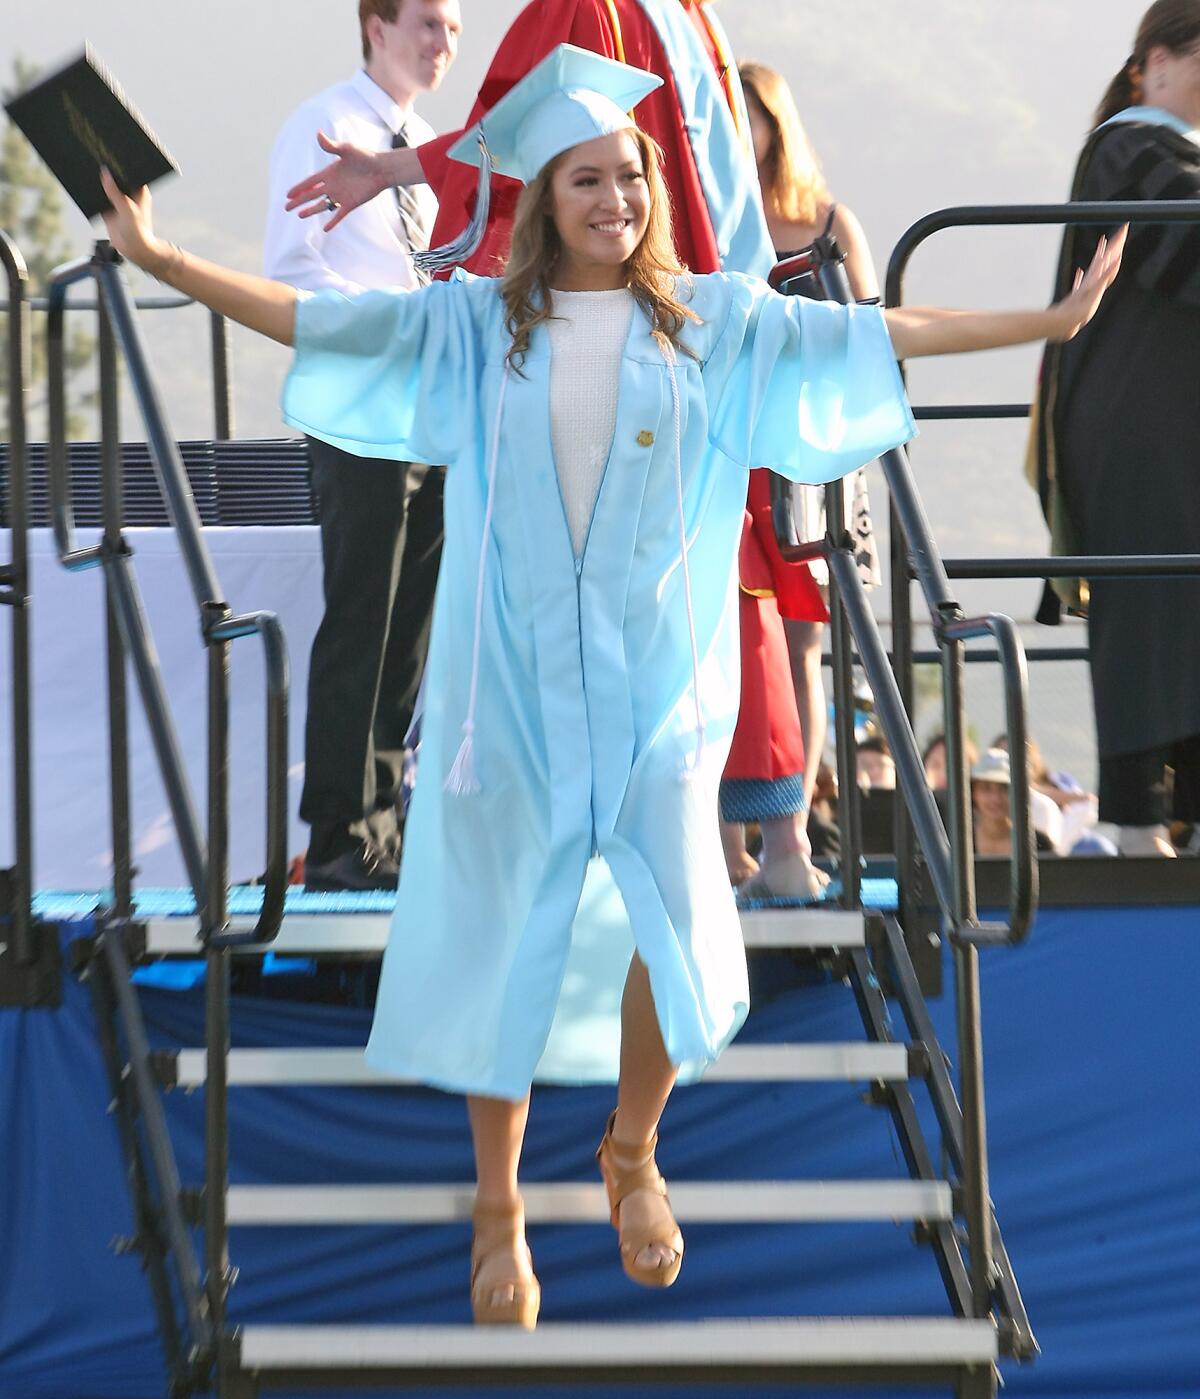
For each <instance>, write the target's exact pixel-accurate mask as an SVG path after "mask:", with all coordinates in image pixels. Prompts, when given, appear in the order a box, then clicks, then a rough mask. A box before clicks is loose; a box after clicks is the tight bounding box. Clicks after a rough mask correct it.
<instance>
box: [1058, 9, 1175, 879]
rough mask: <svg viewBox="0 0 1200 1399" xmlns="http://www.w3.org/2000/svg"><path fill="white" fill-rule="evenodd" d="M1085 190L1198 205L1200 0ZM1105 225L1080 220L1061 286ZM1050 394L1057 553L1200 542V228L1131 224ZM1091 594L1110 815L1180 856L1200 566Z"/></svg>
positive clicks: (1149, 25)
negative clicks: (1111, 274)
mask: <svg viewBox="0 0 1200 1399" xmlns="http://www.w3.org/2000/svg"><path fill="white" fill-rule="evenodd" d="M1071 197H1072V199H1079V200H1130V199H1200V0H1159V2H1158V3H1157V4H1155V5H1153V6H1151V8H1150V9H1149V10H1148V11H1147V13H1146V15H1145V16H1144V18H1143V20H1142V23H1141V26H1140V28H1139V31H1138V36H1137V40H1136V44H1135V47H1134V51H1133V53H1132V55H1131V56H1130V58H1129V60H1128V61H1127V62H1126V64H1125V67H1124V68H1123V69H1122V70H1121V72H1120V73H1119V74H1118V75H1117V77H1116V78H1115V79H1114V80H1113V82H1112V84H1111V85H1110V87H1109V91H1108V93H1107V94H1106V95H1105V99H1104V101H1103V103H1102V104H1101V107H1100V110H1099V111H1098V112H1097V117H1096V129H1095V130H1094V131H1093V132H1092V134H1091V136H1090V137H1089V138H1088V141H1087V143H1086V145H1085V146H1084V149H1083V153H1082V155H1081V156H1080V160H1079V165H1078V167H1077V169H1076V174H1075V181H1074V187H1073V189H1072V191H1071ZM1100 231H1101V230H1099V229H1096V228H1090V229H1089V228H1086V227H1083V226H1077V227H1075V228H1071V229H1068V230H1067V233H1066V236H1065V239H1064V244H1063V253H1062V257H1061V260H1060V264H1059V274H1058V275H1059V283H1060V287H1061V286H1063V285H1069V284H1070V282H1071V280H1072V279H1073V278H1074V276H1075V273H1076V270H1077V269H1078V268H1080V267H1086V265H1087V262H1088V259H1089V258H1090V257H1091V255H1092V251H1093V249H1094V248H1095V245H1096V239H1097V237H1098V235H1099V233H1100ZM1041 404H1042V410H1043V412H1042V426H1041V441H1040V443H1039V446H1040V462H1039V485H1040V488H1041V492H1042V498H1043V503H1044V505H1045V506H1046V508H1047V514H1048V517H1049V518H1050V519H1051V523H1052V527H1053V529H1054V533H1055V535H1056V538H1055V541H1054V547H1055V550H1056V551H1058V550H1059V549H1061V550H1063V551H1064V552H1073V553H1075V552H1077V553H1084V554H1171V553H1197V552H1200V223H1175V224H1149V223H1145V224H1137V223H1135V224H1133V225H1132V226H1131V228H1130V233H1129V242H1128V246H1127V249H1126V253H1125V262H1124V268H1123V270H1122V272H1121V274H1120V276H1119V277H1118V279H1117V281H1116V283H1115V284H1114V286H1113V289H1112V291H1111V292H1110V294H1109V296H1108V299H1107V300H1106V301H1105V303H1104V305H1103V306H1101V308H1100V312H1099V314H1098V315H1097V316H1096V318H1095V320H1094V321H1093V322H1092V324H1091V325H1089V326H1088V327H1087V328H1086V329H1085V330H1084V331H1083V332H1082V333H1081V334H1080V335H1079V336H1077V337H1076V338H1075V339H1074V340H1072V341H1070V342H1069V343H1067V344H1063V345H1056V346H1050V347H1048V349H1047V354H1046V359H1045V361H1044V364H1043V374H1042V384H1041ZM1084 593H1085V596H1084V597H1083V598H1082V599H1080V610H1086V612H1087V615H1088V619H1089V630H1090V650H1091V669H1092V687H1093V693H1094V700H1095V710H1096V728H1097V738H1098V746H1099V753H1100V818H1101V820H1104V821H1111V822H1114V823H1115V824H1117V825H1118V826H1120V827H1121V840H1120V848H1121V851H1122V853H1126V854H1172V853H1174V850H1173V847H1172V846H1171V844H1170V842H1169V841H1168V840H1167V826H1168V823H1169V822H1171V821H1172V820H1177V821H1184V822H1191V823H1193V824H1194V825H1195V827H1196V832H1197V836H1200V577H1196V576H1194V575H1193V576H1192V577H1189V578H1179V577H1176V578H1155V579H1139V580H1137V581H1125V580H1120V579H1094V580H1092V582H1091V584H1090V588H1088V586H1087V585H1086V584H1085V585H1084ZM1172 773H1173V782H1172ZM1172 788H1173V794H1172ZM1194 843H1196V844H1197V845H1200V839H1197V838H1194Z"/></svg>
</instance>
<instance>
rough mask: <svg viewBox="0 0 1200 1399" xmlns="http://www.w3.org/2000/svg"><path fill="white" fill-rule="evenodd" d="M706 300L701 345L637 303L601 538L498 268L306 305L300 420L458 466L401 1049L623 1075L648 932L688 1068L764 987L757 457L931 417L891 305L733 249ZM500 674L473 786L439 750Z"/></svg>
mask: <svg viewBox="0 0 1200 1399" xmlns="http://www.w3.org/2000/svg"><path fill="white" fill-rule="evenodd" d="M689 304H690V307H691V309H692V310H693V311H695V313H696V314H697V315H698V316H699V317H700V324H698V325H689V326H688V327H687V328H686V329H685V331H684V333H683V338H684V340H685V342H686V344H687V346H688V348H689V349H690V350H691V351H692V352H693V354H694V355H695V358H694V359H693V358H691V357H689V356H687V355H680V356H678V357H677V362H676V365H675V366H674V368H672V367H671V366H670V365H668V363H667V362H666V361H665V360H664V358H663V354H662V351H661V350H660V348H659V346H658V344H657V343H656V341H655V340H654V339H653V338H652V336H651V333H650V327H649V324H648V322H647V320H646V318H645V316H644V314H643V313H642V312H641V311H640V309H638V308H635V310H634V313H633V321H632V325H631V329H630V334H629V339H628V342H627V344H626V347H625V353H624V356H623V359H622V363H621V376H620V393H619V400H618V410H617V420H616V429H615V433H614V437H613V445H612V450H611V455H610V457H609V460H608V463H607V466H606V468H605V472H604V478H603V482H602V485H601V488H600V493H599V497H598V499H597V501H596V505H595V510H594V514H593V517H592V522H591V527H590V530H589V533H588V536H587V541H586V544H585V547H584V549H583V552H582V555H581V556H580V558H579V559H578V560H576V559H575V557H574V554H573V551H572V547H571V539H570V536H569V534H568V529H567V521H566V517H565V514H564V510H563V504H562V499H561V495H560V489H559V485H558V479H557V476H556V472H555V464H554V461H553V458H552V455H551V447H550V424H549V388H548V371H549V358H550V352H549V345H548V335H547V333H546V330H545V328H544V327H540V328H538V329H537V330H535V332H534V335H533V338H532V341H531V345H530V350H529V353H528V355H527V356H526V358H525V360H524V363H523V364H522V366H521V370H522V373H521V374H519V375H517V374H509V375H507V376H506V374H505V355H506V353H507V351H508V349H509V346H510V344H511V336H510V334H509V333H508V331H507V329H506V327H505V324H504V321H505V310H504V304H503V302H502V301H501V299H500V297H499V296H498V294H497V289H496V285H495V283H494V282H492V281H490V280H477V281H459V282H451V283H448V284H445V283H443V284H435V285H434V286H431V287H429V288H428V289H426V290H425V291H423V292H421V293H419V294H417V295H410V296H394V295H389V294H387V293H374V294H367V295H364V296H360V297H358V298H357V299H355V300H354V301H347V300H345V299H344V298H341V297H336V296H325V295H322V296H319V297H314V298H312V299H311V300H308V301H304V302H302V303H301V304H300V305H299V307H298V308H297V323H296V342H295V343H296V360H295V366H294V368H293V371H292V374H291V376H290V378H289V380H288V383H287V387H286V391H285V395H284V406H285V411H286V414H287V417H288V419H289V421H290V422H291V423H292V424H293V425H294V426H296V427H299V428H301V429H302V430H303V431H304V432H308V433H312V434H314V435H316V436H321V437H324V438H326V439H327V440H333V439H334V438H335V437H336V440H337V444H338V445H339V446H341V447H344V448H346V449H347V450H349V451H358V452H362V453H364V454H367V453H372V452H375V453H378V452H389V453H391V454H393V455H394V456H395V457H396V458H397V459H398V460H416V461H444V462H447V463H449V466H450V470H449V471H448V472H447V478H446V495H445V517H446V543H445V551H444V554H443V561H442V572H441V578H440V582H439V586H438V597H437V605H436V609H435V615H434V622H433V635H432V639H431V643H430V650H429V660H428V668H427V672H426V680H425V695H426V707H425V712H424V715H423V718H422V727H421V770H420V780H419V781H418V783H417V788H416V792H415V794H414V797H413V805H412V808H411V811H410V814H409V819H408V824H407V828H406V833H405V852H404V860H403V867H402V870H401V877H400V889H399V895H398V898H397V904H396V914H395V922H394V924H393V936H392V938H391V940H390V943H389V947H388V952H387V956H386V958H385V961H384V969H383V976H382V980H381V983H380V990H379V998H378V1002H377V1010H376V1017H375V1026H374V1030H373V1032H372V1036H371V1043H370V1047H369V1050H368V1056H369V1058H370V1060H371V1062H372V1063H373V1064H374V1065H376V1066H377V1067H378V1068H380V1069H384V1070H387V1071H389V1072H392V1073H400V1074H404V1075H409V1076H413V1077H416V1078H418V1079H420V1080H422V1081H424V1082H427V1083H433V1084H437V1085H440V1086H443V1087H446V1088H451V1089H454V1090H456V1091H459V1092H468V1093H478V1094H486V1095H490V1096H497V1097H507V1098H520V1097H523V1096H524V1094H525V1092H526V1091H527V1090H528V1088H529V1084H530V1081H531V1079H532V1078H534V1077H535V1076H538V1077H546V1078H549V1079H554V1080H557V1081H560V1082H586V1081H595V1080H608V1081H614V1080H615V1078H616V1064H617V1054H618V1050H619V1033H618V1027H617V1024H616V1017H617V1015H618V1013H619V1007H620V993H621V986H622V983H623V982H624V978H625V973H626V971H627V969H628V966H629V960H630V955H631V953H632V951H633V948H634V946H635V945H636V947H637V950H638V952H639V953H640V955H641V958H642V960H643V962H644V963H645V964H646V967H647V968H648V970H649V974H650V983H651V987H652V990H653V993H654V1003H655V1006H656V1009H657V1011H658V1017H659V1021H660V1026H661V1029H662V1033H663V1039H664V1042H665V1045H666V1048H667V1053H668V1055H669V1056H670V1058H671V1060H672V1061H673V1062H674V1063H676V1064H678V1065H680V1066H683V1067H684V1071H685V1072H687V1073H694V1072H696V1071H698V1070H699V1069H701V1068H702V1067H703V1066H704V1065H705V1064H707V1063H708V1062H710V1061H711V1060H712V1059H713V1058H715V1057H716V1055H718V1054H719V1053H720V1051H721V1050H722V1048H724V1046H725V1045H726V1044H727V1043H728V1041H729V1039H730V1037H731V1036H732V1035H733V1034H734V1033H735V1031H736V1030H737V1029H738V1027H739V1026H740V1024H741V1022H742V1020H743V1019H744V1017H745V1014H746V1009H747V994H746V972H745V958H744V954H743V950H742V940H741V932H740V927H739V923H738V917H737V911H736V908H735V906H734V900H733V895H732V893H731V891H730V888H729V882H728V879H727V877H726V874H725V866H724V863H723V860H722V855H721V846H720V840H719V833H718V827H717V823H716V819H715V815H714V813H715V811H716V791H717V784H718V782H719V780H720V776H721V772H722V769H723V767H724V762H725V756H726V752H727V750H728V745H729V740H730V738H731V735H732V730H733V724H734V721H735V720H736V717H737V705H738V693H739V690H738V655H737V632H736V617H737V610H736V606H737V604H736V589H735V581H736V580H735V577H734V564H735V556H736V547H737V541H738V537H739V530H740V528H741V519H742V509H743V504H742V502H743V498H744V495H745V490H746V479H745V471H746V469H747V468H748V467H750V466H752V465H759V464H762V463H764V462H768V461H770V462H773V463H774V464H775V467H776V470H779V471H783V472H785V473H787V474H789V475H791V476H793V477H794V479H796V480H798V481H808V482H817V481H826V480H829V479H831V478H833V477H835V476H839V475H842V474H843V473H845V472H848V471H852V470H854V469H855V468H856V467H858V466H860V465H862V464H863V463H864V462H866V461H869V460H871V459H872V458H873V457H875V456H877V455H878V454H879V453H880V452H881V451H883V450H884V449H885V448H887V447H890V446H893V445H894V444H896V443H898V442H903V441H905V440H906V439H907V438H908V437H909V436H910V435H911V432H912V426H911V418H910V415H909V412H908V407H907V403H906V400H905V397H904V393H903V390H902V387H901V383H900V377H899V373H898V371H897V366H896V361H895V353H894V350H893V348H892V342H891V340H890V338H889V336H888V332H887V329H886V326H885V325H884V322H883V319H882V317H881V315H880V313H879V311H878V310H877V309H875V308H872V307H862V308H857V309H855V310H852V311H850V312H846V311H844V310H842V309H841V308H839V307H836V306H833V305H826V304H822V303H815V302H807V301H804V300H803V299H801V298H798V297H795V298H785V297H781V296H777V295H775V294H774V293H773V292H771V291H769V290H768V289H767V288H766V286H765V285H764V284H763V283H761V282H757V281H754V280H750V279H746V278H741V277H726V276H712V277H700V278H697V279H695V283H694V288H693V290H692V293H691V297H690V302H689ZM672 375H674V378H675V381H676V385H677V390H678V397H679V423H678V428H677V427H676V423H675V407H674V402H673V394H672V384H671V379H672ZM502 392H503V393H504V395H505V400H504V405H503V411H502V412H501V411H500V405H499V398H500V395H501V393H502ZM497 420H498V421H499V449H498V452H497V455H496V463H495V485H494V491H493V502H492V514H491V520H490V524H489V527H488V530H487V539H486V550H485V559H484V568H483V571H482V613H481V618H482V626H481V635H480V642H479V665H478V675H477V677H473V676H472V664H471V662H472V654H473V648H474V631H475V613H476V607H477V602H478V597H477V595H478V593H479V589H480V586H481V578H480V568H479V561H480V545H481V537H482V535H483V531H484V520H485V514H486V510H487V497H488V468H489V453H490V448H491V445H492V439H493V434H494V432H495V430H496V424H497ZM677 457H678V462H679V465H680V468H681V485H682V499H683V520H684V526H685V531H686V535H687V541H688V550H687V554H688V575H689V576H688V580H687V582H688V583H690V605H691V615H692V617H693V619H694V627H695V634H696V649H697V658H698V672H697V673H698V684H697V676H694V675H693V668H692V651H691V641H690V636H689V603H688V596H687V594H688V592H689V588H688V587H687V586H686V585H685V579H684V573H683V569H682V567H681V558H682V551H681V548H680V531H679V524H678V514H679V506H678V495H677V491H678V485H677V480H676V462H677ZM473 678H474V679H475V681H476V683H477V701H476V705H475V709H474V714H473V725H474V728H473V756H474V763H475V769H476V774H477V780H478V787H479V790H478V791H476V792H472V793H470V794H457V793H455V792H453V791H449V790H447V788H446V784H445V781H444V779H445V778H446V777H447V775H448V774H449V773H450V770H451V768H452V766H453V764H454V762H455V757H456V754H457V752H458V750H459V748H460V745H461V742H462V739H463V734H462V732H461V725H462V723H463V721H464V719H465V718H466V716H467V713H468V710H469V708H470V691H471V686H472V682H473ZM697 707H698V710H699V713H698V712H697ZM560 989H565V991H566V993H567V997H566V1000H565V1001H564V1002H563V1003H562V1012H563V1013H562V1014H560V1015H559V1016H558V1018H557V1022H556V1010H558V1009H559V1007H560ZM568 1011H569V1012H570V1013H568ZM552 1026H553V1029H554V1033H553V1034H551V1029H552ZM539 1065H540V1071H539Z"/></svg>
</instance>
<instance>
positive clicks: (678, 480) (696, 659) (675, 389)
mask: <svg viewBox="0 0 1200 1399" xmlns="http://www.w3.org/2000/svg"><path fill="white" fill-rule="evenodd" d="M659 348H660V350H661V351H662V357H663V359H665V360H666V362H667V372H668V374H669V375H670V379H671V410H672V413H673V415H674V420H675V423H674V428H675V503H676V508H677V510H678V514H679V558H680V562H681V564H682V566H683V596H684V600H685V602H686V604H687V619H688V639H689V641H690V642H691V646H692V699H693V701H694V702H695V705H696V751H695V752H694V753H693V754H692V759H691V763H690V764H689V765H686V766H685V767H684V771H683V780H684V781H685V782H686V781H688V779H689V778H691V776H692V774H693V773H695V772H696V771H697V769H698V768H699V766H700V759H701V758H702V757H703V756H704V712H703V710H702V709H701V708H700V652H699V648H698V647H697V645H696V613H695V609H694V608H693V606H692V576H691V570H690V569H689V567H688V542H687V526H686V524H685V523H684V516H683V414H682V410H681V409H680V406H679V381H678V379H677V378H676V375H675V347H674V345H672V344H671V342H670V341H669V340H668V341H665V342H660V344H659Z"/></svg>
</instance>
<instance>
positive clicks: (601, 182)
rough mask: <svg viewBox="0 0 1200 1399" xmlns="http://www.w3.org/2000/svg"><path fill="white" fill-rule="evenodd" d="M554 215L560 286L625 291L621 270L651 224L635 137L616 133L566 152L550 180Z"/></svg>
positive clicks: (627, 133)
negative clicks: (559, 247)
mask: <svg viewBox="0 0 1200 1399" xmlns="http://www.w3.org/2000/svg"><path fill="white" fill-rule="evenodd" d="M549 212H550V216H551V218H552V219H553V220H554V226H555V228H556V229H557V231H558V236H559V239H560V241H561V244H562V253H561V256H560V258H559V262H558V267H557V268H556V270H555V284H556V285H558V286H560V287H562V288H563V289H571V288H574V289H576V290H589V289H595V290H602V289H604V288H605V287H609V286H621V285H623V284H624V283H623V280H622V275H621V274H622V270H623V268H624V266H625V263H626V262H628V260H629V258H630V257H631V256H632V255H633V252H634V250H635V249H636V248H637V246H638V244H639V243H640V242H641V241H642V236H643V235H644V234H645V232H646V225H647V223H648V222H649V218H650V195H649V190H648V187H647V183H646V173H645V169H644V167H643V164H642V153H641V150H640V149H639V147H638V144H637V141H636V140H635V139H634V137H633V136H632V135H631V134H630V133H629V132H628V131H616V132H614V133H613V134H612V135H611V136H597V137H596V138H595V139H594V140H592V141H585V142H584V143H583V144H582V145H579V146H573V147H572V148H571V149H570V150H569V151H567V152H565V154H564V155H562V156H561V157H560V158H559V161H558V164H557V166H556V167H555V169H554V172H553V175H552V177H551V181H550V209H549Z"/></svg>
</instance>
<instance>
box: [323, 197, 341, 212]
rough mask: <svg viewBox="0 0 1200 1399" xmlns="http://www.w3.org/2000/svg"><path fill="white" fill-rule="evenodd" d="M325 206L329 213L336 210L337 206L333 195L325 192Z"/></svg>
mask: <svg viewBox="0 0 1200 1399" xmlns="http://www.w3.org/2000/svg"><path fill="white" fill-rule="evenodd" d="M325 207H326V208H327V209H328V210H329V212H330V213H331V214H332V213H335V212H336V210H337V207H338V202H337V200H336V199H335V198H334V197H333V195H331V194H327V195H326V196H325Z"/></svg>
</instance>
